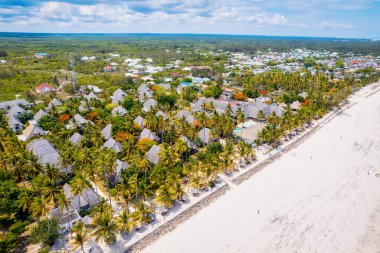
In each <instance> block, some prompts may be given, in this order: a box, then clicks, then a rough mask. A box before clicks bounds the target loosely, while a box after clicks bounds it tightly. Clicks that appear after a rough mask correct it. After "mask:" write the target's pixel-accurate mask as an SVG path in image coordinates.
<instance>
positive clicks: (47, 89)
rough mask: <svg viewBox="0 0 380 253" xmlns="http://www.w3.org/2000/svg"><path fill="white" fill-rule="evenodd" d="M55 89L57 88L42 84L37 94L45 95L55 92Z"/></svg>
mask: <svg viewBox="0 0 380 253" xmlns="http://www.w3.org/2000/svg"><path fill="white" fill-rule="evenodd" d="M54 89H55V88H54V87H53V86H51V85H50V84H48V83H41V84H40V85H39V86H37V88H36V92H37V93H41V92H44V93H45V92H49V91H53V90H54Z"/></svg>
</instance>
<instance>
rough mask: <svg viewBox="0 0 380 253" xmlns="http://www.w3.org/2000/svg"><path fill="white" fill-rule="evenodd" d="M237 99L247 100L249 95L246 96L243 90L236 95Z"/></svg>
mask: <svg viewBox="0 0 380 253" xmlns="http://www.w3.org/2000/svg"><path fill="white" fill-rule="evenodd" d="M234 98H235V100H237V101H247V99H248V98H247V96H245V95H244V94H243V93H242V92H238V93H236V94H235V96H234Z"/></svg>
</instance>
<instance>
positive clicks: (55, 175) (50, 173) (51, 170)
mask: <svg viewBox="0 0 380 253" xmlns="http://www.w3.org/2000/svg"><path fill="white" fill-rule="evenodd" d="M42 174H43V175H44V176H46V177H47V178H48V179H49V180H50V181H54V182H57V181H59V180H62V179H64V178H65V175H64V174H63V173H62V172H61V171H60V170H59V169H58V168H56V167H55V166H54V165H52V164H49V163H47V164H46V165H45V167H44V169H43V171H42Z"/></svg>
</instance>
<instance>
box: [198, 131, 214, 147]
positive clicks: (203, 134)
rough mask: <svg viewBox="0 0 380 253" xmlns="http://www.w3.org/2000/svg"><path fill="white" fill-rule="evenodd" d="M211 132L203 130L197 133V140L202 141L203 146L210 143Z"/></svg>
mask: <svg viewBox="0 0 380 253" xmlns="http://www.w3.org/2000/svg"><path fill="white" fill-rule="evenodd" d="M210 133H211V130H210V129H209V128H203V129H202V130H201V131H199V133H198V137H199V139H200V140H201V141H202V143H203V144H208V143H210V142H211V135H210Z"/></svg>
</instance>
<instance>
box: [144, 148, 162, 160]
mask: <svg viewBox="0 0 380 253" xmlns="http://www.w3.org/2000/svg"><path fill="white" fill-rule="evenodd" d="M145 157H146V159H148V161H149V162H151V163H153V164H157V163H159V161H160V146H158V145H153V146H152V147H151V148H150V149H149V151H148V152H146V153H145Z"/></svg>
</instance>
